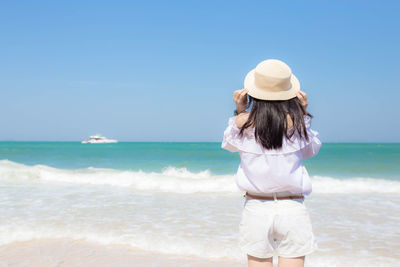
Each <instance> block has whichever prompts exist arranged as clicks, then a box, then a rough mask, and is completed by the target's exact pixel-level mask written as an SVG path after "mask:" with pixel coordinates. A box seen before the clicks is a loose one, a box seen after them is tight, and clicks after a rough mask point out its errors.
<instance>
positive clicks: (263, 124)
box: [239, 95, 313, 149]
mask: <svg viewBox="0 0 400 267" xmlns="http://www.w3.org/2000/svg"><path fill="white" fill-rule="evenodd" d="M247 96H248V98H249V99H248V101H247V108H250V106H251V111H250V115H249V117H248V119H247V121H246V122H245V124H244V125H243V126H242V127H241V129H240V133H239V135H240V136H243V134H244V130H245V129H247V128H249V127H250V126H253V127H255V129H254V130H255V138H256V141H257V142H259V143H260V144H261V145H262V146H263V147H264V148H266V149H279V148H281V147H282V142H283V137H284V136H285V137H286V138H288V139H290V138H291V137H292V136H293V135H294V134H295V132H298V133H299V136H300V138H302V137H303V136H304V138H305V139H306V140H307V141H309V139H308V135H307V130H306V127H305V123H304V115H307V116H310V117H311V118H312V117H313V116H312V115H311V114H310V113H308V112H307V111H306V110H305V109H304V108H303V106H302V105H301V104H300V101H299V99H298V98H297V97H294V98H291V99H289V100H260V99H257V98H254V97H251V96H250V95H247ZM288 115H289V116H290V118H291V119H292V122H293V126H292V128H290V129H288V118H287V116H288Z"/></svg>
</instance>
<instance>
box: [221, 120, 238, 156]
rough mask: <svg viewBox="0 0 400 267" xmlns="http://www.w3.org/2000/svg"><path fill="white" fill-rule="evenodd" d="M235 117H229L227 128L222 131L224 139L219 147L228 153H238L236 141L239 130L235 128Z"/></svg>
mask: <svg viewBox="0 0 400 267" xmlns="http://www.w3.org/2000/svg"><path fill="white" fill-rule="evenodd" d="M235 120H236V116H233V117H230V118H229V121H228V127H227V128H226V129H225V131H224V138H223V140H222V144H221V147H222V148H223V149H226V150H228V151H230V152H239V148H238V146H237V139H239V138H240V137H239V132H240V130H239V128H238V127H237V126H236V121H235Z"/></svg>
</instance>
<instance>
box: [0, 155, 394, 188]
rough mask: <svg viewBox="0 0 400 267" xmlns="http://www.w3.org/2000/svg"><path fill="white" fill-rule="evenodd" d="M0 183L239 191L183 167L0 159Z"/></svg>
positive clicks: (335, 183)
mask: <svg viewBox="0 0 400 267" xmlns="http://www.w3.org/2000/svg"><path fill="white" fill-rule="evenodd" d="M311 179H312V183H313V192H314V193H322V194H331V193H339V194H340V193H353V194H354V193H393V194H399V193H400V181H394V180H387V179H377V178H368V177H353V178H345V179H339V178H335V177H329V176H312V177H311ZM0 181H4V182H16V183H29V182H34V183H71V184H82V185H85V184H86V185H109V186H119V187H130V188H132V189H134V190H139V191H160V192H172V193H183V194H185V193H186V194H190V193H196V192H197V193H218V192H219V193H234V192H239V190H238V188H237V186H236V184H235V181H234V175H232V174H231V175H215V174H212V173H210V171H209V170H204V171H201V172H197V173H194V172H191V171H189V170H187V169H186V168H175V167H171V166H170V167H167V168H165V169H164V170H163V171H162V172H144V171H141V170H139V171H131V170H115V169H105V168H93V167H89V168H83V169H74V170H68V169H58V168H53V167H50V166H46V165H34V166H28V165H24V164H20V163H16V162H12V161H9V160H0Z"/></svg>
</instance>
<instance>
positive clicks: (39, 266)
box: [0, 239, 246, 267]
mask: <svg viewBox="0 0 400 267" xmlns="http://www.w3.org/2000/svg"><path fill="white" fill-rule="evenodd" d="M6 266H7V267H14V266H16V267H22V266H27V267H28V266H29V267H45V266H51V267H61V266H68V267H69V266H73V267H74V266H85V267H103V266H104V267H106V266H107V267H110V266H116V267H125V266H126V267H128V266H152V267H153V266H154V267H158V266H160V267H161V266H162V267H175V266H187V267H200V266H210V267H213V266H215V267H225V266H226V267H228V266H229V267H239V266H246V263H245V262H238V261H232V260H223V259H218V260H209V259H202V258H199V257H182V256H178V255H166V254H160V253H150V252H147V251H142V250H139V249H135V248H133V247H130V246H126V245H100V244H97V243H92V242H87V241H80V240H72V239H36V240H32V241H24V242H15V243H11V244H7V245H3V246H0V267H6Z"/></svg>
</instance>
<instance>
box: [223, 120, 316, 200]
mask: <svg viewBox="0 0 400 267" xmlns="http://www.w3.org/2000/svg"><path fill="white" fill-rule="evenodd" d="M248 116H249V115H248V114H245V113H243V114H240V115H238V116H235V117H231V118H230V119H229V122H228V127H227V128H226V130H225V132H224V139H223V142H222V145H221V147H222V148H224V149H227V150H228V151H231V152H239V153H240V157H241V163H240V165H239V168H238V170H237V174H236V184H237V186H238V187H239V188H240V189H241V190H243V191H247V192H249V193H253V194H258V195H260V194H270V193H273V192H283V191H289V192H291V193H293V194H303V195H308V194H310V193H311V182H310V178H309V175H308V172H307V170H306V168H305V167H304V165H303V163H302V159H303V158H309V157H313V156H314V155H316V154H317V153H318V151H319V149H320V147H321V141H320V140H319V138H318V136H319V133H318V132H316V131H314V130H312V129H311V128H310V120H311V118H310V117H309V116H306V115H305V116H304V123H305V126H306V130H307V134H308V137H309V141H306V140H305V139H304V138H300V136H299V135H298V134H297V133H295V134H294V135H293V136H292V137H291V138H290V139H287V138H283V141H282V147H281V148H280V149H265V148H264V147H263V146H262V145H261V144H260V143H258V142H257V141H256V138H255V129H254V128H248V129H246V130H245V132H244V134H243V136H240V134H239V133H240V127H242V126H243V124H244V122H245V121H247V118H248ZM288 125H290V123H289V122H288ZM288 128H289V130H290V129H291V128H292V127H291V126H290V127H288Z"/></svg>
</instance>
